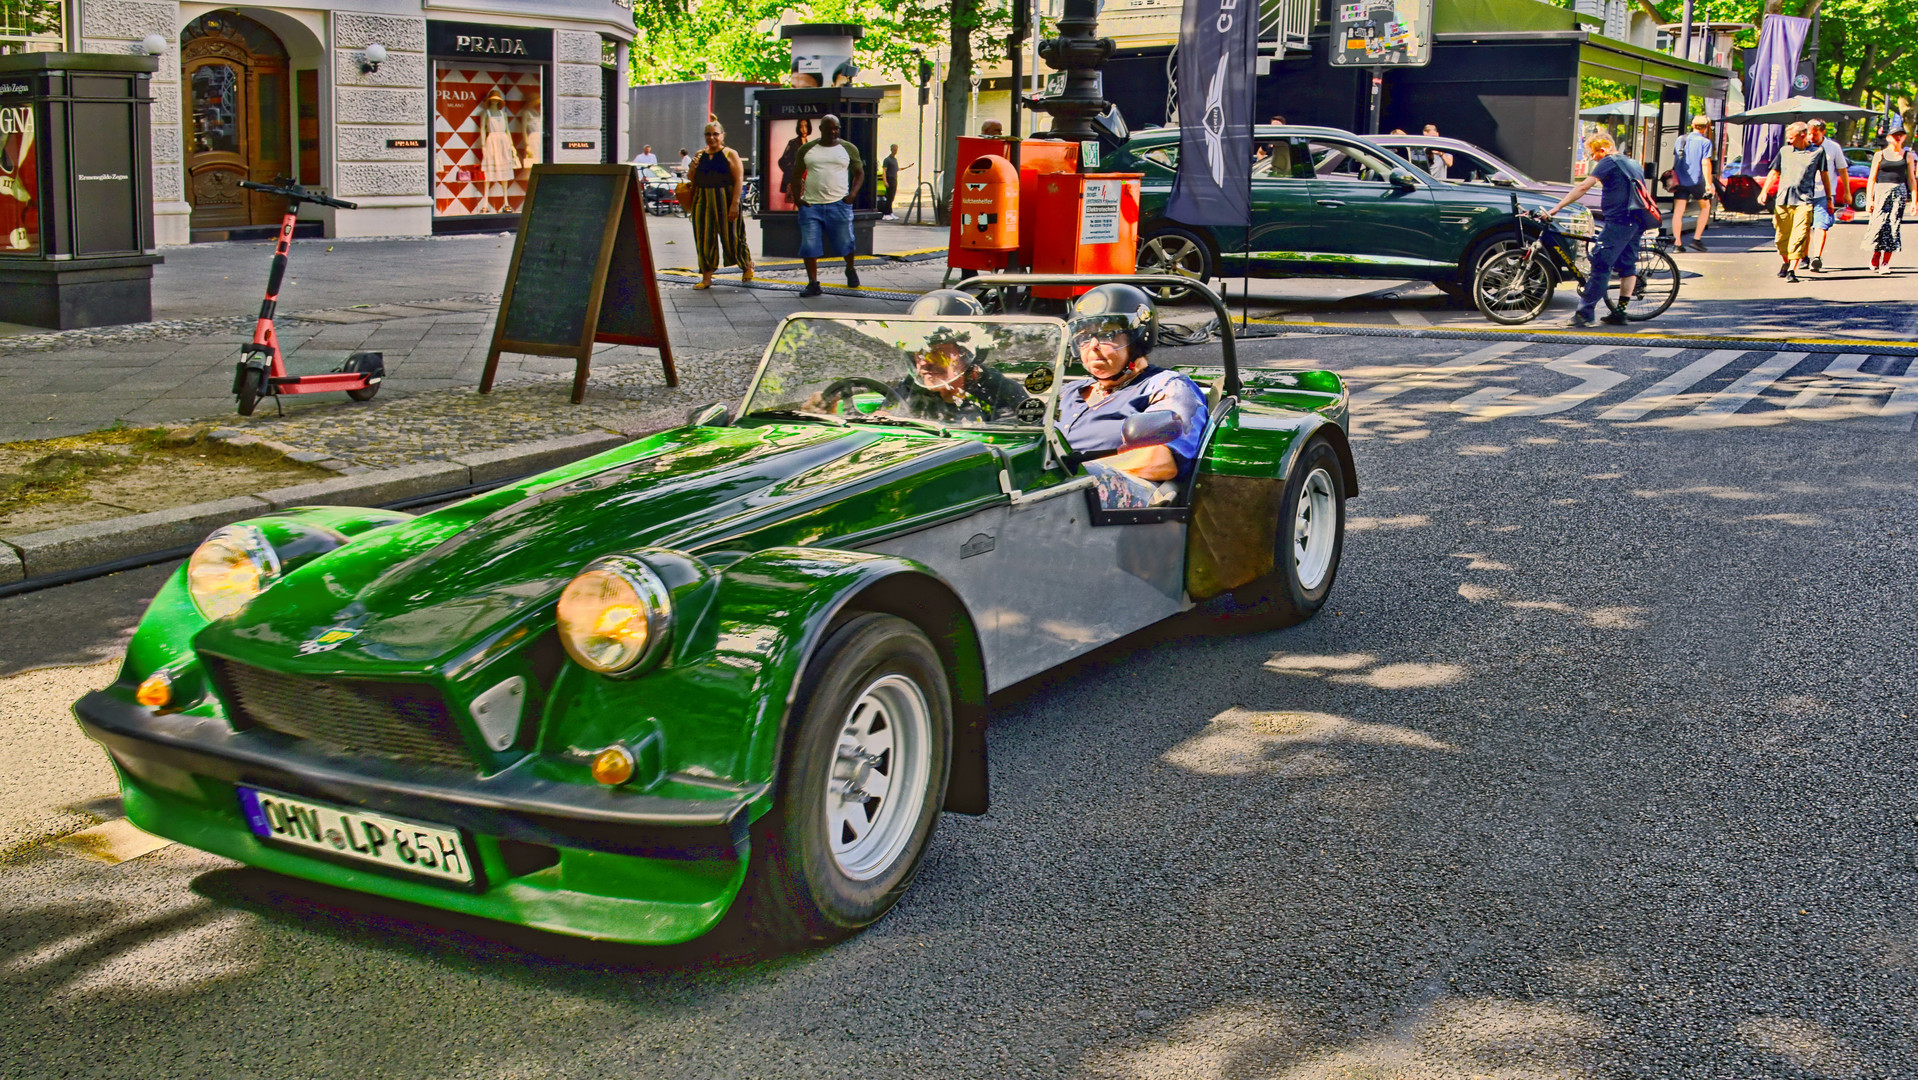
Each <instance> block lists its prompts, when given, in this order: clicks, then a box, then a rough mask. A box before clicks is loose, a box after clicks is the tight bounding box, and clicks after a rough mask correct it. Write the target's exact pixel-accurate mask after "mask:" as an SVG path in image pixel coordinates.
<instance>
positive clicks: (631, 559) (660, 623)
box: [556, 555, 673, 677]
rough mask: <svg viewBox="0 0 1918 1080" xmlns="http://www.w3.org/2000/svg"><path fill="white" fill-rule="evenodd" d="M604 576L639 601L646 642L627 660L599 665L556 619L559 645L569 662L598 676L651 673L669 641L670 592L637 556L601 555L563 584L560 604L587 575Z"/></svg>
mask: <svg viewBox="0 0 1918 1080" xmlns="http://www.w3.org/2000/svg"><path fill="white" fill-rule="evenodd" d="M591 573H605V574H611V575H613V576H614V577H616V578H618V579H620V580H621V581H623V582H625V583H626V585H627V587H629V588H631V589H632V591H633V594H634V596H635V597H636V598H637V599H638V600H639V602H640V605H641V607H642V609H643V611H644V614H645V616H646V642H645V644H644V645H642V646H641V647H640V648H639V649H638V650H637V651H636V652H635V653H634V654H633V656H632V657H631V658H629V659H627V660H625V661H623V662H621V663H618V664H603V663H600V662H599V661H597V660H595V659H593V657H592V656H590V655H588V654H587V653H586V651H585V650H584V649H583V648H581V647H580V646H579V645H578V644H577V642H576V641H575V640H574V636H575V635H574V632H572V631H569V629H568V628H567V626H566V625H565V623H564V621H563V620H556V622H557V623H558V628H559V642H560V646H561V647H562V648H564V649H565V650H566V655H567V656H569V657H571V658H572V660H573V662H574V663H576V664H578V665H579V666H580V667H583V668H585V669H586V670H588V671H591V672H594V673H596V674H600V675H609V676H615V677H629V676H633V675H640V674H643V673H645V672H647V671H651V670H652V669H653V668H654V667H656V666H657V665H658V663H659V661H660V658H661V657H663V656H664V655H665V653H666V650H667V648H668V645H669V643H670V642H671V640H672V626H673V593H672V590H671V588H669V587H668V586H667V584H666V582H665V580H664V579H663V578H661V577H660V576H659V573H658V572H657V571H655V570H654V569H653V568H652V567H651V566H649V565H647V563H646V561H645V560H644V559H642V558H640V557H639V556H637V555H604V556H601V557H600V558H597V559H594V560H593V561H591V562H589V563H587V564H586V565H585V566H582V567H580V569H579V572H578V573H577V574H574V575H573V578H572V580H571V581H568V582H567V583H566V590H562V591H561V593H560V598H561V601H562V602H563V601H564V599H565V595H566V591H567V590H571V589H572V588H573V586H574V585H575V584H576V583H577V582H578V581H579V580H580V579H581V578H583V577H585V576H586V575H587V574H591Z"/></svg>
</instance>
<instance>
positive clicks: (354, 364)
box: [340, 353, 386, 401]
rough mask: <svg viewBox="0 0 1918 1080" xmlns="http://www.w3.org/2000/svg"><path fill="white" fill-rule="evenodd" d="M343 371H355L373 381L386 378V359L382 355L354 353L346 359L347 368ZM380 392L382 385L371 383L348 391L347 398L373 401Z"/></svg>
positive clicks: (343, 368) (342, 369)
mask: <svg viewBox="0 0 1918 1080" xmlns="http://www.w3.org/2000/svg"><path fill="white" fill-rule="evenodd" d="M340 370H341V371H353V372H360V373H363V374H365V375H366V376H367V377H369V378H372V379H384V378H385V377H386V359H385V357H384V356H383V355H381V354H380V353H354V354H353V355H352V356H349V357H347V358H346V366H345V367H342V368H341V369H340ZM379 392H380V384H379V383H378V382H371V383H368V384H367V385H365V386H362V387H359V388H358V389H355V390H348V391H347V392H346V396H347V397H350V398H352V399H353V400H354V401H372V400H373V395H375V394H377V393H379Z"/></svg>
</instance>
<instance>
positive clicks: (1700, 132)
mask: <svg viewBox="0 0 1918 1080" xmlns="http://www.w3.org/2000/svg"><path fill="white" fill-rule="evenodd" d="M1714 175H1716V174H1715V173H1714V172H1713V171H1712V122H1711V120H1710V119H1709V118H1708V117H1703V116H1694V117H1692V129H1691V131H1689V132H1687V133H1686V134H1685V135H1684V136H1682V137H1681V138H1680V139H1679V140H1678V145H1677V147H1676V148H1675V149H1674V151H1673V158H1672V182H1673V184H1674V186H1673V188H1672V196H1673V198H1672V239H1673V240H1676V241H1678V244H1679V246H1680V247H1681V248H1684V247H1689V248H1691V249H1692V250H1693V251H1704V250H1705V221H1706V219H1708V218H1710V217H1711V216H1712V207H1711V197H1712V177H1713V176H1714ZM1693 200H1696V201H1697V203H1698V231H1697V232H1696V233H1695V234H1693V236H1692V239H1691V242H1690V243H1687V242H1686V241H1685V204H1686V203H1687V202H1689V201H1693Z"/></svg>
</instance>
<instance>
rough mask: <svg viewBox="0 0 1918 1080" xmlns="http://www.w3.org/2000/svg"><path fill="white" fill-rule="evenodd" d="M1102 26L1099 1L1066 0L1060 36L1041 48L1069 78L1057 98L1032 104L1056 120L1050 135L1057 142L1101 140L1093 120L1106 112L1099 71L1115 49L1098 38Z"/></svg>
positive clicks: (1048, 59)
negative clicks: (1099, 27)
mask: <svg viewBox="0 0 1918 1080" xmlns="http://www.w3.org/2000/svg"><path fill="white" fill-rule="evenodd" d="M1098 24H1099V4H1098V0H1065V10H1064V13H1063V14H1062V15H1060V17H1059V36H1058V37H1054V38H1047V39H1046V40H1045V41H1043V42H1041V43H1040V45H1039V55H1040V56H1041V57H1043V58H1045V62H1046V63H1047V64H1048V65H1050V66H1051V67H1052V69H1053V70H1054V71H1063V72H1065V75H1066V85H1065V88H1064V89H1063V90H1061V91H1060V92H1059V93H1058V94H1057V95H1055V96H1053V97H1049V98H1041V99H1038V100H1035V101H1034V102H1033V103H1032V108H1033V110H1034V111H1036V112H1042V113H1046V114H1048V115H1050V116H1051V117H1052V131H1051V132H1050V134H1051V136H1052V137H1053V138H1055V139H1068V140H1071V141H1073V142H1084V141H1087V140H1091V139H1096V138H1098V132H1097V131H1096V130H1094V128H1093V126H1092V120H1093V118H1094V117H1097V116H1100V115H1102V114H1104V113H1105V111H1106V100H1105V97H1104V95H1103V94H1102V92H1101V84H1100V80H1099V69H1100V68H1102V67H1104V66H1105V62H1106V59H1107V58H1108V57H1110V56H1111V55H1112V49H1113V45H1112V39H1111V38H1106V37H1096V36H1094V33H1093V31H1095V30H1096V29H1097V28H1098Z"/></svg>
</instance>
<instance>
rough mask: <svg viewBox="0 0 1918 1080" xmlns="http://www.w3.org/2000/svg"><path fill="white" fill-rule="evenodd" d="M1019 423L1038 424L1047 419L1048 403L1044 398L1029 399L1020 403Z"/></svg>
mask: <svg viewBox="0 0 1918 1080" xmlns="http://www.w3.org/2000/svg"><path fill="white" fill-rule="evenodd" d="M1018 416H1019V422H1020V423H1021V424H1037V423H1040V422H1041V421H1043V420H1045V418H1046V403H1045V401H1044V399H1042V398H1036V397H1034V398H1027V399H1025V400H1024V401H1021V402H1020V403H1019V412H1018Z"/></svg>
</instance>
